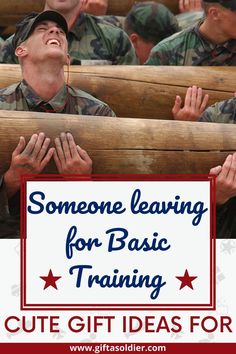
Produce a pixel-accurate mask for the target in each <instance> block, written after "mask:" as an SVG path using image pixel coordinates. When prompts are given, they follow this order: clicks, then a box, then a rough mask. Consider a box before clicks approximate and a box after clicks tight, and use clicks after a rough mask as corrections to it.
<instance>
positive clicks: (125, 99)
mask: <svg viewBox="0 0 236 354" xmlns="http://www.w3.org/2000/svg"><path fill="white" fill-rule="evenodd" d="M65 77H66V78H67V69H66V72H65ZM20 80H21V71H20V68H19V66H17V65H6V64H2V65H0V88H1V87H6V86H8V85H10V84H12V83H14V82H17V81H20ZM69 82H70V84H71V85H72V86H74V87H77V88H78V87H79V88H80V89H82V90H84V91H87V92H89V93H90V94H92V95H93V96H95V97H97V98H98V99H100V100H102V101H104V102H106V103H107V104H108V105H109V106H110V107H111V108H112V109H113V110H114V112H115V113H116V115H117V116H119V117H129V118H133V117H134V118H149V119H152V118H155V119H172V113H171V109H172V106H173V103H174V100H175V96H176V95H177V94H178V95H180V96H181V97H182V98H183V99H184V96H185V93H186V90H187V88H188V87H189V86H192V85H197V86H199V87H202V88H203V90H204V93H208V94H209V95H210V102H209V104H212V103H214V102H217V101H221V100H224V99H228V98H231V97H233V92H235V90H236V87H235V82H236V71H235V69H234V67H181V66H179V67H171V66H170V67H168V66H165V67H161V66H155V67H153V66H152V67H148V66H125V65H124V66H87V67H85V66H76V65H72V66H71V67H70V74H69Z"/></svg>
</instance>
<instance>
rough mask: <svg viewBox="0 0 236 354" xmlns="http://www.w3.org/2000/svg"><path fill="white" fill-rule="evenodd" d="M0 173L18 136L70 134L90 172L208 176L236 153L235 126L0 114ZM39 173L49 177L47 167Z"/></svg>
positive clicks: (7, 162) (8, 112)
mask: <svg viewBox="0 0 236 354" xmlns="http://www.w3.org/2000/svg"><path fill="white" fill-rule="evenodd" d="M0 120H1V126H0V172H1V173H3V172H4V171H6V170H7V168H8V166H9V164H10V159H11V153H12V151H13V150H14V148H15V147H16V145H17V143H18V140H19V137H20V136H24V137H25V138H26V140H27V141H28V139H29V138H30V136H31V135H32V134H33V133H39V132H41V131H43V132H45V133H46V135H47V136H48V137H50V138H51V139H52V143H53V140H54V138H55V137H56V136H58V135H59V133H60V132H62V131H70V132H71V133H72V134H73V136H74V138H75V141H76V142H77V143H79V144H80V146H81V147H83V148H84V149H86V150H87V152H88V153H89V155H90V156H91V158H92V159H93V172H94V173H105V174H109V173H144V174H145V173H147V174H151V173H161V174H173V173H184V174H185V173H186V174H188V173H208V172H209V170H210V168H211V167H213V166H217V165H219V164H222V163H223V161H224V159H225V158H226V156H227V155H228V154H229V153H230V152H232V151H235V149H236V125H233V124H216V123H215V124H213V123H200V122H177V121H163V120H154V119H153V120H147V119H128V118H122V119H121V118H108V117H92V116H75V115H64V114H53V113H38V112H15V111H0ZM44 172H45V173H55V172H56V169H55V166H54V164H53V163H51V165H50V166H48V169H46V170H45V171H44Z"/></svg>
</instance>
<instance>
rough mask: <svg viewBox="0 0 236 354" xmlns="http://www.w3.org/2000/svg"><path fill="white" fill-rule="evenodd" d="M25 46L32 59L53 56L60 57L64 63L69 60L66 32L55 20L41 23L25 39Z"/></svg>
mask: <svg viewBox="0 0 236 354" xmlns="http://www.w3.org/2000/svg"><path fill="white" fill-rule="evenodd" d="M25 46H26V48H27V53H28V55H29V56H30V58H31V59H32V60H36V61H37V60H43V59H44V58H49V57H51V58H57V59H60V61H61V63H62V64H65V63H66V61H67V51H68V44H67V39H66V34H65V32H64V31H63V29H62V28H61V27H60V26H59V25H58V24H57V23H55V22H53V21H43V22H41V23H39V24H38V25H37V26H36V27H35V29H34V31H33V33H32V34H31V35H30V37H29V38H28V39H27V40H26V41H25Z"/></svg>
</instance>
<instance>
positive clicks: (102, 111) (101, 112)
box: [94, 104, 116, 117]
mask: <svg viewBox="0 0 236 354" xmlns="http://www.w3.org/2000/svg"><path fill="white" fill-rule="evenodd" d="M94 115H95V116H107V117H116V115H115V113H114V112H113V110H112V109H111V108H110V107H109V106H108V105H106V104H103V105H99V106H98V108H97V109H96V111H95V112H94Z"/></svg>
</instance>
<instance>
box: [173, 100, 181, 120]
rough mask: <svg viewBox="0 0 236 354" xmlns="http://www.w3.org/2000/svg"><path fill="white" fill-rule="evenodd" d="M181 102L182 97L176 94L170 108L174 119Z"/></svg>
mask: <svg viewBox="0 0 236 354" xmlns="http://www.w3.org/2000/svg"><path fill="white" fill-rule="evenodd" d="M181 104H182V99H181V97H180V96H176V97H175V103H174V106H173V108H172V114H173V116H174V118H175V119H176V117H175V115H176V114H177V113H178V112H179V110H180V109H181Z"/></svg>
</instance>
